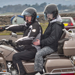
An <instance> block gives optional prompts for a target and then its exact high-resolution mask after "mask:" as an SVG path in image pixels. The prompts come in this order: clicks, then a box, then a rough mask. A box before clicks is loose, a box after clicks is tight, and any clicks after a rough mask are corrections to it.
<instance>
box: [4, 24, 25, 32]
mask: <svg viewBox="0 0 75 75" xmlns="http://www.w3.org/2000/svg"><path fill="white" fill-rule="evenodd" d="M25 28H26V25H24V24H20V25H10V26H8V27H6V28H5V29H6V30H9V31H12V32H19V31H24V29H25Z"/></svg>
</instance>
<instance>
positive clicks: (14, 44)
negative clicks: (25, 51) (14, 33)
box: [8, 40, 17, 47]
mask: <svg viewBox="0 0 75 75" xmlns="http://www.w3.org/2000/svg"><path fill="white" fill-rule="evenodd" d="M8 42H9V44H11V46H13V47H15V46H17V43H16V42H13V41H12V40H9V41H8Z"/></svg>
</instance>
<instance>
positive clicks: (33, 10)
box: [22, 7, 37, 22]
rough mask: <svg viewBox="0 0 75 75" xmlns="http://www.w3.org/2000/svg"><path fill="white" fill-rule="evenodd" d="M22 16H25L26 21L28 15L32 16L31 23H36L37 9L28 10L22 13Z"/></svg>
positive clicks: (30, 8)
mask: <svg viewBox="0 0 75 75" xmlns="http://www.w3.org/2000/svg"><path fill="white" fill-rule="evenodd" d="M22 15H23V16H24V20H25V16H26V15H28V16H29V15H30V16H31V17H32V19H31V22H33V21H35V19H36V16H37V13H36V9H35V8H32V7H29V8H26V9H25V10H24V11H23V12H22Z"/></svg>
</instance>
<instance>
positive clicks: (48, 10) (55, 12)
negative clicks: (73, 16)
mask: <svg viewBox="0 0 75 75" xmlns="http://www.w3.org/2000/svg"><path fill="white" fill-rule="evenodd" d="M47 14H53V18H56V17H57V15H58V8H57V6H56V5H55V4H49V5H47V6H46V7H45V10H44V15H45V17H46V18H47Z"/></svg>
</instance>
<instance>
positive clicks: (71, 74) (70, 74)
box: [61, 73, 74, 75]
mask: <svg viewBox="0 0 75 75" xmlns="http://www.w3.org/2000/svg"><path fill="white" fill-rule="evenodd" d="M61 75H74V73H69V74H61Z"/></svg>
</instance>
